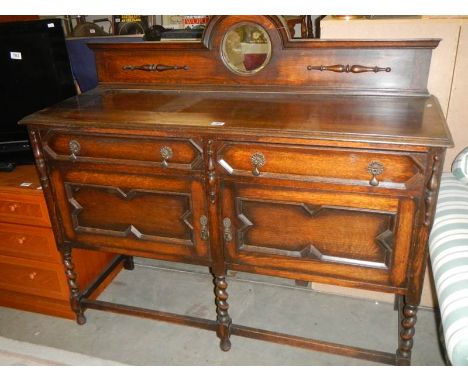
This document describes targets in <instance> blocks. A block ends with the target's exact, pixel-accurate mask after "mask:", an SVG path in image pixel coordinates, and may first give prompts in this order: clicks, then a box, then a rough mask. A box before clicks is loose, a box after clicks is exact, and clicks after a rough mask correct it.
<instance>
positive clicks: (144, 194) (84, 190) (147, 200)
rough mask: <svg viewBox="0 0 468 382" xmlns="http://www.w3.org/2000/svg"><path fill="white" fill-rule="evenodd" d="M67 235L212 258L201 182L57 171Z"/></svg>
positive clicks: (111, 246) (108, 245)
mask: <svg viewBox="0 0 468 382" xmlns="http://www.w3.org/2000/svg"><path fill="white" fill-rule="evenodd" d="M52 179H53V184H54V188H55V192H56V194H57V199H58V203H59V210H60V212H61V214H62V220H63V226H64V229H65V235H66V236H67V238H68V239H69V240H71V241H73V242H78V243H81V244H83V245H90V246H92V247H98V248H102V249H105V250H108V251H110V252H113V251H123V252H125V251H126V250H129V251H141V252H151V253H153V252H154V253H158V254H160V255H161V254H162V255H170V256H176V257H177V256H183V257H188V258H206V257H207V256H208V242H207V240H206V239H204V238H202V237H201V236H200V235H199V234H197V232H200V231H201V224H202V223H201V220H202V216H204V215H206V213H205V204H204V199H203V196H204V193H203V187H202V184H201V183H200V182H197V181H192V180H189V179H180V178H169V177H168V178H165V177H156V176H154V177H152V176H137V175H133V176H130V175H120V174H114V173H112V174H105V175H103V174H100V173H99V174H96V173H93V172H88V171H84V170H70V171H64V172H60V171H59V170H55V171H53V172H52Z"/></svg>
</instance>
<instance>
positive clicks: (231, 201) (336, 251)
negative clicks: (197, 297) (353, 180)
mask: <svg viewBox="0 0 468 382" xmlns="http://www.w3.org/2000/svg"><path fill="white" fill-rule="evenodd" d="M222 192H223V199H224V201H223V203H224V204H223V211H222V216H223V234H224V251H225V257H226V259H227V261H228V262H229V263H230V264H231V265H233V268H237V269H245V270H249V267H255V271H256V272H259V273H262V270H263V271H264V273H266V274H272V270H277V271H278V272H279V273H278V275H281V276H288V275H289V277H291V278H294V273H295V272H296V273H297V274H301V275H303V276H302V277H301V278H304V275H308V276H310V277H309V278H308V279H309V281H314V280H315V281H320V282H327V278H330V281H331V280H332V278H336V279H339V280H342V281H343V282H342V284H343V285H346V281H350V282H351V283H352V284H354V285H355V284H356V283H359V282H361V283H368V284H369V283H371V284H378V285H380V286H383V287H384V288H383V289H385V286H387V287H403V286H404V284H405V281H406V277H405V274H406V268H407V264H408V258H409V253H410V246H411V233H412V229H413V220H414V213H415V204H414V202H413V201H412V200H411V199H406V198H397V197H389V196H377V195H365V194H352V193H332V192H319V191H313V190H310V191H309V190H307V191H304V190H295V189H272V188H262V187H259V186H256V187H251V186H249V185H244V184H236V183H224V184H223V187H222ZM236 265H240V266H242V267H236ZM281 271H284V272H287V273H288V274H286V273H284V272H283V273H281ZM298 278H299V277H298ZM306 278H307V277H306ZM351 283H350V284H351ZM381 289H382V288H381Z"/></svg>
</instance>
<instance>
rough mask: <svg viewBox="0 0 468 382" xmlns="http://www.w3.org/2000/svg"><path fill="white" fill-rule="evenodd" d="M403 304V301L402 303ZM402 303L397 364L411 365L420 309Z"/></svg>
mask: <svg viewBox="0 0 468 382" xmlns="http://www.w3.org/2000/svg"><path fill="white" fill-rule="evenodd" d="M401 302H402V301H401ZM401 302H400V310H399V341H398V350H397V364H398V365H410V363H411V351H412V349H413V337H414V333H415V329H414V326H415V325H416V321H417V317H416V314H417V311H418V307H417V306H416V305H410V304H407V303H406V302H405V303H401Z"/></svg>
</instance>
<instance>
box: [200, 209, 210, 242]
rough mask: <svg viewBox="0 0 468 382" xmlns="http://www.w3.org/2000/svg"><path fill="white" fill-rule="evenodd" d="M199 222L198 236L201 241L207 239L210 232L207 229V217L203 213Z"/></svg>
mask: <svg viewBox="0 0 468 382" xmlns="http://www.w3.org/2000/svg"><path fill="white" fill-rule="evenodd" d="M200 224H201V232H200V236H201V239H202V240H203V241H207V240H208V238H209V237H210V233H209V231H208V218H207V217H206V216H205V215H202V216H200Z"/></svg>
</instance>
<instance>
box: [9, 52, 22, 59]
mask: <svg viewBox="0 0 468 382" xmlns="http://www.w3.org/2000/svg"><path fill="white" fill-rule="evenodd" d="M10 58H11V59H12V60H22V59H23V57H22V56H21V52H10Z"/></svg>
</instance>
